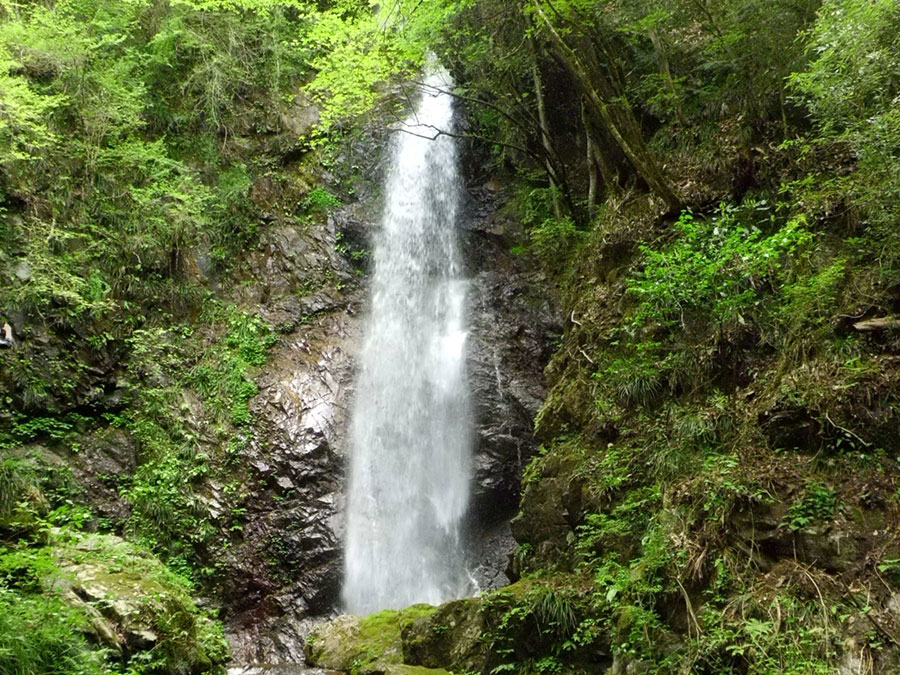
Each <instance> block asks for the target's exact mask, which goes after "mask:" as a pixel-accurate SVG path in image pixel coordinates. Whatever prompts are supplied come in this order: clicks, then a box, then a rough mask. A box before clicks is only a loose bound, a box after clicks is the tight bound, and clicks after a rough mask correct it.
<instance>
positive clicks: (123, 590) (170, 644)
mask: <svg viewBox="0 0 900 675" xmlns="http://www.w3.org/2000/svg"><path fill="white" fill-rule="evenodd" d="M0 572H2V574H3V576H4V577H5V578H6V580H7V582H6V583H7V586H8V587H9V591H10V592H12V593H15V594H17V596H18V597H20V598H21V599H22V601H23V602H24V601H26V600H27V601H29V602H45V603H53V602H62V603H63V605H64V606H65V607H66V608H67V609H66V611H65V612H64V613H60V615H59V620H60V621H63V620H65V621H66V622H68V623H67V625H71V626H72V627H73V628H74V629H77V631H79V632H81V633H83V634H84V635H85V636H86V637H87V638H88V643H89V644H93V645H95V646H102V647H103V648H105V649H106V650H107V654H108V655H109V657H111V658H112V659H114V660H116V661H121V662H124V663H139V664H140V666H139V669H144V670H147V671H148V672H149V671H152V672H154V673H160V674H165V675H187V674H188V673H190V674H191V675H194V674H199V673H221V672H224V663H225V661H226V660H227V658H228V645H227V643H226V642H225V639H224V636H223V634H222V627H221V625H220V624H219V623H218V622H216V621H213V620H212V619H210V618H209V617H208V616H207V615H206V614H205V613H204V612H202V611H201V610H199V609H198V608H197V606H196V605H195V604H194V601H193V599H192V597H191V594H190V583H189V582H188V581H187V580H186V579H184V578H182V577H180V576H178V575H177V574H175V573H174V572H172V571H171V570H169V569H168V568H167V567H166V566H165V565H163V564H162V563H161V562H160V561H159V560H158V559H156V558H155V557H153V556H152V555H151V554H150V553H149V552H147V551H145V550H143V549H141V548H139V547H137V546H135V545H134V544H131V543H128V542H125V541H123V540H122V539H120V538H119V537H115V536H111V535H100V534H91V535H83V534H81V533H75V532H71V531H69V530H65V529H62V530H55V531H52V532H51V533H50V535H49V537H48V540H47V545H45V546H39V547H33V546H32V547H23V548H19V549H11V550H9V551H8V552H7V553H5V554H4V555H2V556H0ZM20 638H22V639H25V640H26V641H27V640H28V639H29V638H30V636H29V635H27V634H26V635H22V636H20ZM88 643H86V644H85V648H86V645H87V644H88ZM0 651H2V650H0ZM98 663H99V661H98ZM98 668H100V666H98ZM0 670H2V668H0ZM98 672H105V670H103V669H102V668H100V669H99V670H98Z"/></svg>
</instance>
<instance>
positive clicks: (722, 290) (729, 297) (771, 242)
mask: <svg viewBox="0 0 900 675" xmlns="http://www.w3.org/2000/svg"><path fill="white" fill-rule="evenodd" d="M673 229H674V231H675V232H676V233H677V234H678V235H679V238H678V240H677V241H676V242H675V243H674V244H672V245H671V246H668V247H665V248H663V249H661V250H657V249H655V248H652V247H650V246H644V247H642V249H641V251H642V252H643V254H644V265H643V269H642V270H641V272H640V273H639V274H638V275H637V277H636V278H635V280H634V281H633V282H632V283H631V284H630V285H629V292H630V293H632V294H633V295H635V296H637V297H638V298H639V299H640V301H641V303H640V305H639V306H638V307H637V309H636V310H635V311H634V312H633V313H632V315H631V322H632V325H633V326H641V325H644V324H646V323H649V322H654V323H656V324H660V325H666V326H677V325H678V324H681V325H682V326H687V325H689V324H690V323H691V322H693V321H695V320H696V319H697V317H698V316H700V315H702V316H704V317H706V320H708V321H710V322H711V323H712V324H713V325H716V326H724V325H727V324H731V323H734V322H743V321H745V318H744V315H745V314H748V315H749V314H750V313H751V312H753V311H754V310H755V308H756V307H757V306H758V305H759V301H760V299H761V297H762V294H763V293H764V292H765V289H766V288H767V287H769V286H771V285H776V284H778V283H779V282H780V281H782V280H784V279H786V278H789V275H790V269H791V264H792V257H793V256H796V255H797V254H798V253H799V252H800V251H802V250H803V248H804V247H806V246H808V245H809V243H810V242H811V240H812V235H811V233H810V232H809V230H808V228H807V225H806V219H805V218H804V217H803V216H799V217H797V218H792V219H790V220H788V221H787V222H785V223H784V224H783V225H780V226H779V225H777V224H776V218H775V215H774V213H772V210H771V207H770V206H769V204H768V203H767V202H766V201H759V202H747V203H745V204H743V205H742V206H741V207H739V208H737V207H732V206H729V205H727V204H722V205H720V207H719V211H718V213H717V214H716V216H715V217H713V218H711V219H709V220H704V221H698V220H695V219H694V216H693V215H692V214H690V213H683V214H682V215H681V217H680V218H679V219H678V222H677V223H675V225H674V228H673Z"/></svg>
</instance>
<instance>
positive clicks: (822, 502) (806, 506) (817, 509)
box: [784, 481, 837, 530]
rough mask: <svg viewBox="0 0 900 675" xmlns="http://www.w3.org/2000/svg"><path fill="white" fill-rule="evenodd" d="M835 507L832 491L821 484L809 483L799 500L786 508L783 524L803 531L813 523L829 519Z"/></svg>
mask: <svg viewBox="0 0 900 675" xmlns="http://www.w3.org/2000/svg"><path fill="white" fill-rule="evenodd" d="M836 505H837V498H836V496H835V493H834V490H832V489H831V488H829V487H828V486H827V485H825V484H823V483H819V482H817V481H810V482H809V483H807V485H806V487H805V489H804V491H803V494H802V496H801V497H800V499H799V500H797V501H795V502H794V503H793V504H791V505H790V506H789V507H788V511H787V515H785V517H784V522H785V524H786V525H787V526H788V527H789V528H790V529H792V530H805V529H806V528H807V527H809V526H810V525H812V524H814V523H818V522H822V521H827V520H828V519H830V518H831V516H832V515H834V510H835V507H836Z"/></svg>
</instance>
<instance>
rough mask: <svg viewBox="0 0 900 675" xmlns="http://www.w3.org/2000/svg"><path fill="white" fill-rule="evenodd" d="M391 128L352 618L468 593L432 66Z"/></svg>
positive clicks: (355, 523) (355, 520)
mask: <svg viewBox="0 0 900 675" xmlns="http://www.w3.org/2000/svg"><path fill="white" fill-rule="evenodd" d="M425 84H426V86H425V87H424V88H423V90H422V92H421V93H420V96H421V98H420V100H419V102H418V105H417V106H416V109H415V112H414V113H413V114H412V115H411V116H410V117H409V118H408V119H407V120H406V122H405V123H404V130H405V131H406V132H408V133H398V134H397V137H396V144H395V146H394V148H393V154H392V157H391V167H390V171H389V174H388V177H387V183H386V191H385V211H384V216H383V223H382V228H381V232H380V235H379V239H378V241H377V242H376V245H375V272H374V279H373V300H372V310H371V311H372V313H371V317H370V318H369V324H368V333H367V336H366V342H365V345H364V347H363V352H362V356H361V364H360V365H361V370H360V374H359V380H358V384H357V394H356V400H355V404H354V409H353V415H352V426H351V459H350V484H349V496H348V509H347V537H346V552H345V555H346V559H345V570H344V571H345V577H344V589H343V599H344V604H345V609H346V610H347V611H348V612H351V613H355V614H365V613H368V612H373V611H376V610H379V609H385V608H397V607H405V606H407V605H410V604H414V603H417V602H428V603H433V604H434V603H438V602H441V601H443V600H446V599H449V598H452V597H459V596H460V595H463V594H465V593H466V592H467V591H468V590H469V589H468V581H467V577H466V574H465V570H464V565H463V560H462V554H461V551H460V550H459V549H460V542H459V527H460V521H461V519H462V517H463V514H464V512H465V510H466V505H467V501H468V489H469V487H468V482H469V480H468V473H469V471H468V470H469V455H470V447H469V446H470V430H469V427H470V423H469V400H468V391H467V388H466V383H465V372H464V366H465V363H464V361H465V349H464V347H465V340H466V330H465V325H464V307H465V292H466V285H465V282H464V281H463V280H462V278H461V272H462V271H461V268H460V262H459V254H458V252H457V250H456V242H455V238H456V237H455V223H456V217H457V208H458V201H459V190H460V186H459V182H460V181H459V176H458V168H457V164H458V158H457V152H456V147H455V143H454V140H453V138H452V137H450V136H446V135H440V134H438V133H437V130H444V131H449V130H452V128H453V105H452V103H453V102H452V99H451V97H450V96H449V95H447V94H444V93H439V90H446V89H448V88H449V86H450V82H449V76H448V75H447V73H446V72H437V73H435V74H433V75H431V76H430V77H428V79H427V80H426V83H425Z"/></svg>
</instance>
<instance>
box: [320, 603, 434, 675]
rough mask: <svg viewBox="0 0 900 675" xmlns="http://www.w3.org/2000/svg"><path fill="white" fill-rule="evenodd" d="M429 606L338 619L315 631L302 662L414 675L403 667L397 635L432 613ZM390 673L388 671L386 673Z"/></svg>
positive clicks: (361, 674)
mask: <svg viewBox="0 0 900 675" xmlns="http://www.w3.org/2000/svg"><path fill="white" fill-rule="evenodd" d="M434 611H435V608H434V607H432V606H431V605H424V604H423V605H413V606H412V607H407V608H406V609H402V610H392V609H386V610H383V611H381V612H377V613H376V614H371V615H369V616H366V617H357V616H347V615H345V616H339V617H338V618H336V619H334V620H333V621H330V622H328V623H326V624H323V625H322V626H319V627H318V628H316V629H315V630H314V631H313V632H312V633H310V635H309V637H308V638H307V640H306V658H307V660H308V661H309V662H310V663H311V664H312V665H315V666H319V667H321V668H331V669H334V670H342V671H345V672H352V673H354V674H359V675H366V674H372V675H374V674H376V673H379V674H380V673H388V672H391V673H396V674H397V675H402V674H403V673H410V675H413V673H417V672H419V671H409V670H402V669H400V670H398V669H397V668H396V667H397V666H403V667H407V666H404V664H403V649H402V645H401V632H402V630H403V628H404V627H405V626H407V625H409V624H411V623H412V622H414V621H416V620H417V619H421V618H423V617H426V616H428V615H430V614H431V613H433V612H434ZM389 669H390V670H389Z"/></svg>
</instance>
